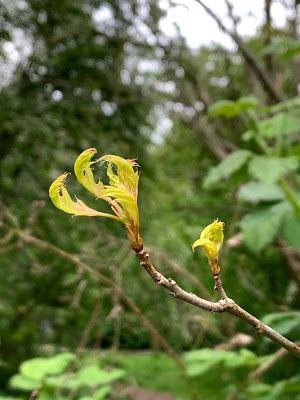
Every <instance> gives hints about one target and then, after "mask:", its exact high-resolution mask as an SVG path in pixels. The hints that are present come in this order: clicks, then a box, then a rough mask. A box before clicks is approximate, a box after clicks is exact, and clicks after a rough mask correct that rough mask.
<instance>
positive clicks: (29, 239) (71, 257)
mask: <svg viewBox="0 0 300 400" xmlns="http://www.w3.org/2000/svg"><path fill="white" fill-rule="evenodd" d="M13 231H14V232H15V234H16V235H17V236H18V237H19V238H20V239H22V241H24V242H25V243H28V244H32V245H34V246H37V247H39V248H41V249H44V250H47V251H50V252H52V253H54V254H56V255H58V256H60V257H61V258H63V259H65V260H67V261H69V262H71V263H72V264H73V265H75V266H76V267H77V268H78V269H79V270H84V271H86V272H89V273H90V274H91V275H92V276H94V277H95V278H96V279H97V280H98V281H99V282H102V283H103V284H104V285H106V286H108V287H110V288H112V289H113V290H114V291H116V292H118V293H119V294H120V297H121V298H122V300H123V301H124V302H125V303H126V304H127V306H128V307H129V308H130V309H131V310H132V312H133V313H134V314H135V315H136V316H137V317H138V318H139V320H140V322H141V324H142V325H143V327H144V328H145V329H146V330H147V331H148V332H149V334H150V335H151V336H152V338H153V339H154V340H155V341H156V342H157V343H158V344H159V345H160V346H161V347H162V349H164V350H165V351H166V352H167V353H168V354H169V355H170V356H171V357H172V358H173V359H174V361H175V362H176V363H177V365H178V366H179V367H180V368H182V369H184V365H183V362H182V361H181V359H180V357H179V355H178V354H177V353H176V351H175V350H174V349H173V347H172V346H171V345H170V344H169V343H168V342H167V341H166V339H165V338H164V337H162V336H161V334H160V333H159V332H158V331H157V329H156V328H155V327H154V326H153V325H152V323H151V322H150V321H149V320H148V319H147V318H146V317H145V315H144V314H143V312H142V311H141V310H140V308H139V307H138V306H137V305H136V304H135V303H134V301H133V300H132V299H131V298H130V297H129V296H127V294H126V293H125V292H124V290H123V289H122V288H120V287H119V286H117V285H116V283H115V282H114V281H113V280H112V279H110V278H108V277H106V276H105V275H103V274H102V273H100V272H99V271H96V270H95V269H93V268H92V267H91V266H90V265H88V264H86V263H84V262H83V261H82V260H81V259H80V257H79V256H78V255H75V254H70V253H68V252H66V251H64V250H62V249H60V248H59V247H57V246H54V245H53V244H51V243H49V242H46V241H44V240H42V239H39V238H37V237H35V236H32V235H31V234H29V233H28V232H26V231H23V230H20V229H13Z"/></svg>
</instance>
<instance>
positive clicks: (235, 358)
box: [184, 349, 259, 377]
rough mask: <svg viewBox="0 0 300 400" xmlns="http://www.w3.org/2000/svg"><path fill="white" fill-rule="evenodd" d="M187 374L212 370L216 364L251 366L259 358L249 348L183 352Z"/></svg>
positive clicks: (239, 366)
mask: <svg viewBox="0 0 300 400" xmlns="http://www.w3.org/2000/svg"><path fill="white" fill-rule="evenodd" d="M184 359H185V363H186V366H187V374H188V376H191V377H194V376H201V375H204V374H206V373H210V372H212V371H213V370H214V369H215V368H216V367H217V366H220V365H222V366H223V367H224V368H228V369H236V368H246V369H247V368H251V367H256V366H257V365H258V364H259V358H258V357H257V356H256V355H255V354H254V353H253V352H251V351H250V350H247V349H243V350H241V351H239V352H236V351H221V350H214V349H201V350H194V351H191V352H189V353H187V354H185V357H184Z"/></svg>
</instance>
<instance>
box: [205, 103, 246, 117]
mask: <svg viewBox="0 0 300 400" xmlns="http://www.w3.org/2000/svg"><path fill="white" fill-rule="evenodd" d="M240 112H241V109H240V106H239V105H238V104H237V103H236V102H235V101H232V100H219V101H216V102H215V103H214V104H213V105H211V106H210V108H209V114H210V115H212V116H213V117H227V118H231V117H235V116H236V115H238V114H239V113H240Z"/></svg>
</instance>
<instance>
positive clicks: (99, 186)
mask: <svg viewBox="0 0 300 400" xmlns="http://www.w3.org/2000/svg"><path fill="white" fill-rule="evenodd" d="M96 153H97V150H96V149H94V148H91V149H87V150H85V151H83V152H82V153H81V154H80V155H79V156H78V157H77V160H76V161H75V164H74V172H75V175H76V177H77V180H78V182H79V183H81V185H82V186H84V187H85V188H86V189H87V190H88V191H90V192H91V193H93V194H94V195H95V196H96V197H101V195H102V194H103V183H102V182H101V181H100V180H99V182H97V183H96V182H95V179H94V175H93V172H92V170H91V165H92V164H94V163H95V161H91V158H92V157H93V156H94V155H95V154H96Z"/></svg>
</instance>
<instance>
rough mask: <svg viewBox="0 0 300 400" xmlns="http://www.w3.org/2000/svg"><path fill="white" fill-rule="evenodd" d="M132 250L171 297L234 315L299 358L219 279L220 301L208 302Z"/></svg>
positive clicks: (299, 352)
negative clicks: (241, 305) (243, 305)
mask: <svg viewBox="0 0 300 400" xmlns="http://www.w3.org/2000/svg"><path fill="white" fill-rule="evenodd" d="M133 250H134V251H135V253H136V255H137V257H138V258H139V261H140V265H141V266H142V267H143V268H144V269H145V270H146V271H147V273H148V274H149V275H150V277H151V278H152V279H153V280H154V282H155V283H156V284H158V285H159V286H162V287H164V288H165V289H168V290H169V291H170V294H171V295H172V296H173V297H175V298H177V299H180V300H182V301H184V302H186V303H189V304H192V305H194V306H196V307H199V308H202V309H204V310H207V311H210V312H217V313H222V312H225V311H226V312H228V313H230V314H232V315H235V316H236V317H238V318H239V319H242V320H244V321H245V322H247V323H248V324H249V325H251V326H252V327H253V328H255V330H256V332H257V333H258V334H262V335H264V336H266V337H268V338H269V339H271V340H272V341H273V342H274V343H277V344H279V345H280V346H281V347H284V348H285V349H286V350H288V351H289V352H291V353H292V354H293V355H294V356H296V357H298V358H300V347H299V346H298V345H297V344H296V343H294V342H292V341H290V340H289V339H287V338H285V337H284V336H282V335H280V333H278V332H277V331H275V330H274V329H272V328H271V327H270V326H268V325H266V324H264V323H263V322H262V321H260V320H259V319H258V318H256V317H255V316H254V315H252V314H250V313H248V312H247V311H246V310H244V309H243V308H242V307H240V306H239V305H238V304H237V303H236V302H235V301H234V300H232V299H230V298H229V297H228V296H227V295H226V293H225V291H224V289H223V286H222V282H221V279H220V277H216V278H215V289H216V290H217V291H218V293H219V295H220V297H221V299H220V300H219V301H217V302H212V301H208V300H205V299H202V298H201V297H198V296H197V295H196V294H194V293H188V292H186V291H185V290H184V289H182V288H181V287H180V286H179V285H177V283H176V282H175V281H174V280H173V279H171V278H166V277H165V276H164V275H163V274H162V273H161V272H160V271H159V270H157V269H156V267H155V266H154V265H153V264H152V262H151V261H150V256H149V253H148V252H147V251H145V250H144V248H133Z"/></svg>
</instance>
